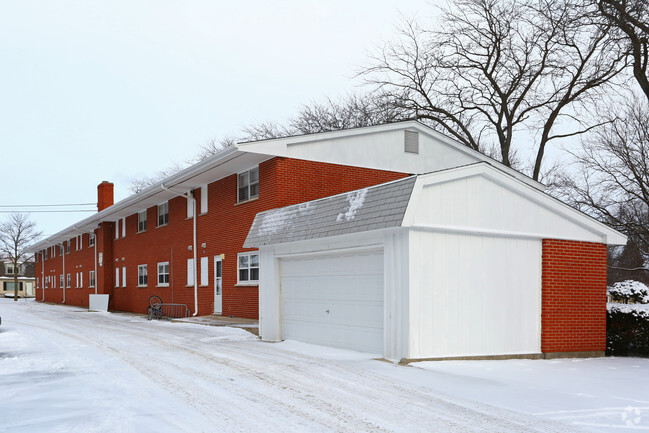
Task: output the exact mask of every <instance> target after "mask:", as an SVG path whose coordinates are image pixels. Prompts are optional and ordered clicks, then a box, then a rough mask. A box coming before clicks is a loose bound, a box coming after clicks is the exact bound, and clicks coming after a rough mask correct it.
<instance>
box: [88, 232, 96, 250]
mask: <svg viewBox="0 0 649 433" xmlns="http://www.w3.org/2000/svg"><path fill="white" fill-rule="evenodd" d="M94 246H95V234H94V233H88V247H94Z"/></svg>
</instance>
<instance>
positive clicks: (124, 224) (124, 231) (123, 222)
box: [122, 217, 126, 238]
mask: <svg viewBox="0 0 649 433" xmlns="http://www.w3.org/2000/svg"><path fill="white" fill-rule="evenodd" d="M122 237H123V238H125V237H126V217H124V218H122Z"/></svg>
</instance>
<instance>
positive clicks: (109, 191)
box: [97, 180, 115, 212]
mask: <svg viewBox="0 0 649 433" xmlns="http://www.w3.org/2000/svg"><path fill="white" fill-rule="evenodd" d="M114 186H115V185H113V184H112V183H110V182H108V181H106V180H105V181H103V182H102V183H100V184H99V185H97V212H101V211H102V210H104V209H106V208H107V207H109V206H112V205H113V187H114Z"/></svg>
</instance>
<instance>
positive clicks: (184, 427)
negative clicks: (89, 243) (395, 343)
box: [0, 300, 579, 432]
mask: <svg viewBox="0 0 649 433" xmlns="http://www.w3.org/2000/svg"><path fill="white" fill-rule="evenodd" d="M0 315H1V316H2V326H0V401H1V402H2V403H1V406H0V431H8V432H44V431H47V432H55V431H58V432H147V431H157V432H167V431H169V432H172V431H173V432H217V431H218V432H261V431H263V432H391V431H403V432H432V431H438V432H464V431H466V432H574V431H579V430H578V429H577V427H576V426H574V425H568V424H563V423H561V422H559V421H554V420H550V419H548V418H546V417H537V416H534V415H530V414H525V413H522V412H515V411H511V410H508V409H503V408H497V407H493V406H490V405H487V404H485V403H478V402H475V401H471V400H468V399H463V398H458V397H450V396H448V395H445V394H442V393H440V391H439V390H436V389H435V387H434V381H433V380H431V378H434V377H435V373H433V372H430V371H427V370H424V369H419V368H413V367H403V366H397V365H392V364H390V363H387V362H382V361H376V360H372V359H370V357H369V356H368V355H366V354H361V353H356V352H350V351H341V350H335V349H326V348H320V347H317V346H308V345H302V344H298V343H292V342H284V343H280V344H272V343H263V342H259V341H257V340H256V339H255V337H254V336H253V335H251V334H249V333H247V332H246V331H244V330H241V329H234V328H216V327H209V326H200V325H192V324H180V323H169V322H165V321H160V322H157V321H151V322H149V321H147V320H146V319H144V318H143V317H140V316H134V315H124V314H106V313H88V312H86V311H85V310H82V309H78V308H74V307H61V306H53V305H42V304H37V303H35V302H30V301H27V302H25V301H20V302H18V303H14V302H12V301H6V300H2V301H1V302H0ZM431 382H433V384H431Z"/></svg>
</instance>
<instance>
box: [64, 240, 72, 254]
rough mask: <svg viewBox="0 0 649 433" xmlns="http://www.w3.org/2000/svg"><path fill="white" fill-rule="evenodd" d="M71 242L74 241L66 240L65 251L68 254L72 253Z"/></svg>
mask: <svg viewBox="0 0 649 433" xmlns="http://www.w3.org/2000/svg"><path fill="white" fill-rule="evenodd" d="M71 243H72V241H71V240H70V239H68V240H67V241H65V252H66V254H70V244H71Z"/></svg>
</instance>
